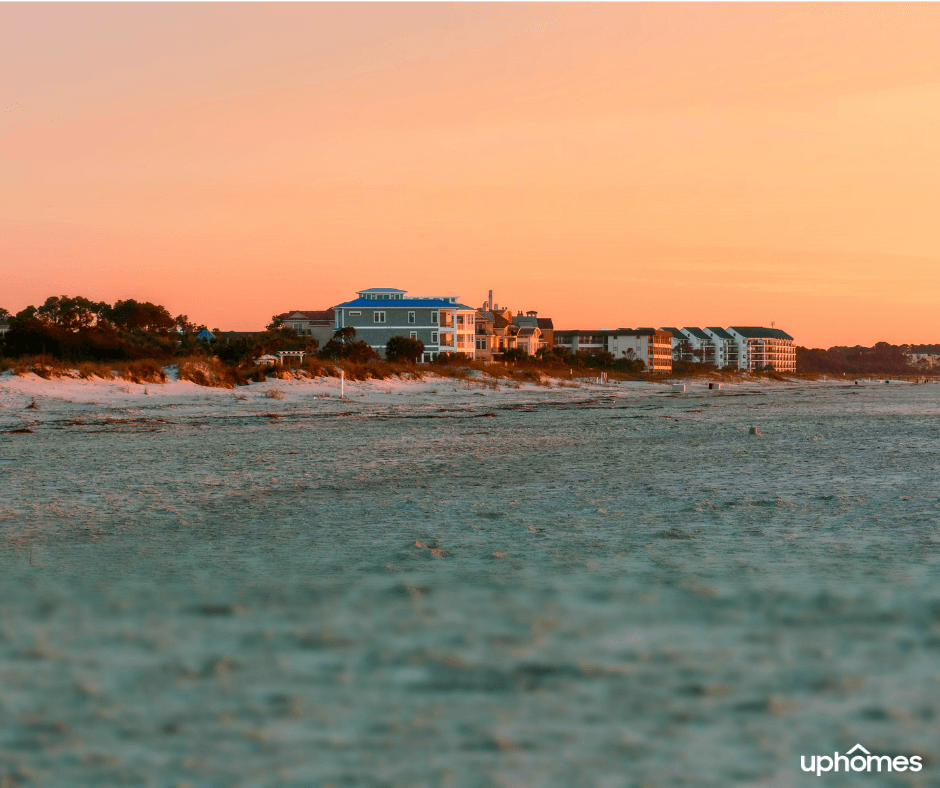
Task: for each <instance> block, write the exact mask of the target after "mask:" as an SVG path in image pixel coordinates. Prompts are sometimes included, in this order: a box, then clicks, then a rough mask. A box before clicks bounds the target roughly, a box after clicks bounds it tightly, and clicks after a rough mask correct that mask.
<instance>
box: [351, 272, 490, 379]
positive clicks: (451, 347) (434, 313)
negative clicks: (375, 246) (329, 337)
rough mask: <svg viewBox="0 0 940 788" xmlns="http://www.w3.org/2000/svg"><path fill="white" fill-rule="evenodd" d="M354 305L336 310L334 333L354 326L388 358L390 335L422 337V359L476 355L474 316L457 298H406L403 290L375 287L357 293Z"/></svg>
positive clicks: (473, 356) (359, 333)
mask: <svg viewBox="0 0 940 788" xmlns="http://www.w3.org/2000/svg"><path fill="white" fill-rule="evenodd" d="M356 295H357V296H358V297H357V298H356V299H354V300H353V301H347V302H345V303H343V304H337V305H336V306H334V307H333V312H334V322H333V330H334V331H338V330H339V329H341V328H348V327H352V328H355V329H356V339H361V340H362V341H364V342H365V343H366V344H368V345H369V346H370V347H371V348H372V349H373V350H375V351H376V352H377V353H379V355H381V356H383V357H384V354H385V345H386V344H387V343H388V340H390V339H391V338H392V337H395V336H403V337H410V338H411V339H418V340H421V342H422V343H423V344H424V357H423V360H424V361H431V360H432V359H434V358H436V357H437V355H438V353H442V352H447V353H463V354H464V355H466V356H468V357H469V358H475V357H476V313H477V310H476V309H474V308H473V307H470V306H466V305H464V304H461V303H459V302H458V300H457V298H456V297H452V296H444V297H440V298H438V297H407V292H406V291H405V290H397V289H395V288H392V287H372V288H369V289H368V290H359V291H357V293H356Z"/></svg>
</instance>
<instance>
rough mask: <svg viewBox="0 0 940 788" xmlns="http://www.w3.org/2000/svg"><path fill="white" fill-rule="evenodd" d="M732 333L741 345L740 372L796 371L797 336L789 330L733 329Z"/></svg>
mask: <svg viewBox="0 0 940 788" xmlns="http://www.w3.org/2000/svg"><path fill="white" fill-rule="evenodd" d="M728 333H729V334H731V336H732V337H734V340H735V343H736V344H737V346H738V367H739V369H746V370H749V371H754V370H757V371H759V370H763V369H773V370H774V371H776V372H796V347H795V346H794V344H793V337H791V336H790V335H789V334H788V333H787V332H786V331H781V330H780V329H779V328H763V327H761V326H729V327H728Z"/></svg>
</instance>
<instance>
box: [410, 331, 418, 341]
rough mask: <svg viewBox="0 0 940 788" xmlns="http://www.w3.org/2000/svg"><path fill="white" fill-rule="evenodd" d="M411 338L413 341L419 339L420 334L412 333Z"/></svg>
mask: <svg viewBox="0 0 940 788" xmlns="http://www.w3.org/2000/svg"><path fill="white" fill-rule="evenodd" d="M411 338H412V339H417V338H418V332H417V331H412V332H411Z"/></svg>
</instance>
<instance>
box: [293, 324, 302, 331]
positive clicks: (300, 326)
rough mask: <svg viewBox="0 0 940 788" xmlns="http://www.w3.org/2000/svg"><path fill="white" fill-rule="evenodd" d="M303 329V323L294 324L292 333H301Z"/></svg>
mask: <svg viewBox="0 0 940 788" xmlns="http://www.w3.org/2000/svg"><path fill="white" fill-rule="evenodd" d="M303 328H304V324H303V323H294V331H303Z"/></svg>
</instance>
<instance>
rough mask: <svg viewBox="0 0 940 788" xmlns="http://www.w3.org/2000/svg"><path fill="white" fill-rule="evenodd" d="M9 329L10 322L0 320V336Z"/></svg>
mask: <svg viewBox="0 0 940 788" xmlns="http://www.w3.org/2000/svg"><path fill="white" fill-rule="evenodd" d="M9 330H10V324H9V323H8V322H7V321H6V320H0V337H3V336H4V335H5V334H6V333H7V331H9Z"/></svg>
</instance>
